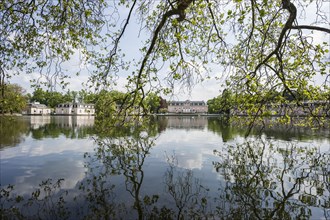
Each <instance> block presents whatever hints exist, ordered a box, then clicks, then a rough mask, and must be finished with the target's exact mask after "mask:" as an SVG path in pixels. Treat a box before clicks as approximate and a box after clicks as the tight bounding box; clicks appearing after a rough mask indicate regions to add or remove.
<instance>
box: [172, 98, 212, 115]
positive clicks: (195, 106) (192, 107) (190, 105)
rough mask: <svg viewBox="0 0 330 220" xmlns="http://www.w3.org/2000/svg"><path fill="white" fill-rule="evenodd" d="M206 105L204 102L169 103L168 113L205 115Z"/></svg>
mask: <svg viewBox="0 0 330 220" xmlns="http://www.w3.org/2000/svg"><path fill="white" fill-rule="evenodd" d="M207 110H208V108H207V105H206V103H205V102H204V101H190V100H186V101H170V102H168V112H169V113H188V114H189V113H207Z"/></svg>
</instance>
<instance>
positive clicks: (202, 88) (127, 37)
mask: <svg viewBox="0 0 330 220" xmlns="http://www.w3.org/2000/svg"><path fill="white" fill-rule="evenodd" d="M329 7H330V6H329ZM329 10H330V8H329ZM125 13H126V12H123V15H122V16H125ZM314 13H315V10H314V11H313V10H308V11H306V15H305V18H303V19H300V21H299V23H300V24H304V23H305V20H306V19H307V22H306V23H308V18H309V17H311V16H312V15H314V16H315V14H314ZM329 17H330V15H329ZM135 21H136V19H132V21H131V22H130V25H129V26H128V30H127V32H126V33H125V34H124V38H123V39H122V42H121V43H122V44H121V48H122V50H123V52H124V53H125V54H126V55H127V58H128V59H133V58H135V59H136V60H139V59H140V58H141V53H140V51H139V49H140V48H141V45H142V42H143V40H144V39H145V37H143V33H141V35H142V37H140V38H137V37H136V36H137V33H138V32H139V28H140V26H139V25H138V24H137V23H136V22H135ZM304 33H308V32H304ZM313 38H314V41H315V42H316V43H321V42H323V41H328V42H330V35H329V34H325V33H322V32H317V31H315V32H314V33H313ZM79 56H80V55H79V51H77V52H76V54H75V55H74V56H73V57H72V59H71V60H70V61H69V62H66V63H65V64H64V66H63V68H64V69H65V70H66V72H68V73H72V74H70V75H71V76H72V78H71V79H69V80H67V81H68V82H69V83H70V84H69V86H68V87H67V89H69V90H71V91H79V90H81V89H84V86H83V84H85V83H86V82H87V81H88V76H89V74H88V73H87V71H86V69H85V68H86V66H84V65H82V63H81V62H80V59H79ZM77 71H80V75H79V76H75V74H74V73H76V72H77ZM130 71H132V70H130ZM128 74H129V72H121V73H119V75H118V80H117V84H118V85H117V86H116V87H115V89H117V90H119V91H125V90H124V86H125V84H126V82H127V81H126V77H127V75H128ZM165 75H166V68H164V69H163V70H162V71H161V72H159V78H160V79H162V78H164V77H165ZM224 75H225V73H222V72H221V68H219V69H218V70H217V69H215V71H213V72H212V73H211V74H210V79H206V80H204V81H203V82H201V83H197V84H196V85H194V86H193V87H192V89H191V90H190V91H189V90H187V89H186V90H180V89H179V88H176V90H175V93H174V94H173V95H167V96H165V95H162V97H164V98H166V99H168V100H196V101H197V100H198V101H207V100H209V99H212V98H213V97H216V96H218V95H220V94H221V92H222V90H223V83H224V78H223V77H221V76H224ZM39 76H40V75H39V73H33V74H30V75H27V74H20V75H15V76H13V77H12V78H11V79H10V83H17V84H19V85H21V86H22V87H23V88H24V89H26V91H27V92H28V93H32V92H33V88H31V87H30V80H31V79H37V78H38V77H39ZM216 77H220V78H221V79H220V80H219V79H216ZM315 82H316V84H320V83H322V82H324V77H323V78H322V77H320V76H317V77H315ZM57 91H59V92H63V93H65V92H66V90H64V91H63V90H61V88H59V87H57Z"/></svg>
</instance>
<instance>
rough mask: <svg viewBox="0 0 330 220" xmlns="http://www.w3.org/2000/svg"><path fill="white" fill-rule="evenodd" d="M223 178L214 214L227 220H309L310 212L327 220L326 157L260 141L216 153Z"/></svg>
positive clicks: (312, 149) (311, 150) (329, 204)
mask: <svg viewBox="0 0 330 220" xmlns="http://www.w3.org/2000/svg"><path fill="white" fill-rule="evenodd" d="M215 154H217V155H218V156H219V157H220V161H219V162H215V163H214V166H215V168H216V170H217V172H219V173H220V174H221V175H222V176H223V177H224V179H225V183H224V186H223V187H221V190H220V196H219V198H218V207H217V214H218V215H220V216H224V217H225V218H228V219H309V218H310V217H311V215H312V213H311V211H312V208H313V207H314V208H318V209H321V210H322V209H323V210H324V217H326V218H329V208H330V202H329V201H330V196H329V192H330V191H329V184H330V173H329V162H330V157H329V152H325V153H321V152H319V151H318V149H317V148H316V147H299V146H297V145H296V144H294V143H288V144H285V145H284V146H281V145H274V144H273V143H271V142H268V141H264V140H261V139H258V140H256V141H253V142H245V143H244V144H238V145H236V146H228V147H227V148H226V149H224V150H222V151H215Z"/></svg>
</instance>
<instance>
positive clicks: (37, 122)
mask: <svg viewBox="0 0 330 220" xmlns="http://www.w3.org/2000/svg"><path fill="white" fill-rule="evenodd" d="M50 122H51V116H50V115H45V116H37V115H36V116H31V117H30V123H31V128H32V129H38V128H40V127H42V126H45V125H46V124H50Z"/></svg>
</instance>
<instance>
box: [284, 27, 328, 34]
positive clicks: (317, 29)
mask: <svg viewBox="0 0 330 220" xmlns="http://www.w3.org/2000/svg"><path fill="white" fill-rule="evenodd" d="M290 29H299V30H301V29H307V30H315V31H322V32H326V33H329V34H330V29H329V28H324V27H318V26H311V25H296V26H292V27H291V28H290Z"/></svg>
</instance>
